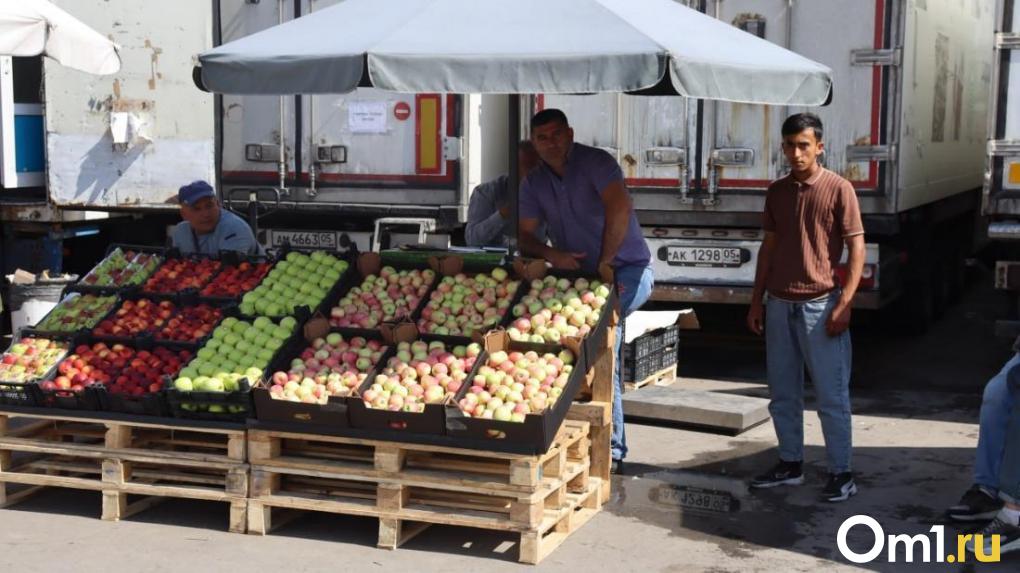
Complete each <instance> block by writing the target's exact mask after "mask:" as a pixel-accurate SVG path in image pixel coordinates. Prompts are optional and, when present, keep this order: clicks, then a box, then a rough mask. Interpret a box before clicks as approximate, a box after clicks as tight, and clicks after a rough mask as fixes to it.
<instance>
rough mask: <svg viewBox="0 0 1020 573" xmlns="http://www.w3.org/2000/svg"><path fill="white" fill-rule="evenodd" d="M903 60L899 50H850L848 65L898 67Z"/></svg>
mask: <svg viewBox="0 0 1020 573" xmlns="http://www.w3.org/2000/svg"><path fill="white" fill-rule="evenodd" d="M902 60H903V52H902V50H900V48H887V49H880V50H876V49H874V48H871V49H863V50H851V52H850V63H851V64H852V65H855V66H899V65H900V64H901V63H902Z"/></svg>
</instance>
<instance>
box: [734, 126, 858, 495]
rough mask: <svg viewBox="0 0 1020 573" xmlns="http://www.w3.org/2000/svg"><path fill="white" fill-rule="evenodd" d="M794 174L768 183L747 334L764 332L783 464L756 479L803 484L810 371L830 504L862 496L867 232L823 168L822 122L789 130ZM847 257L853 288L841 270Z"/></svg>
mask: <svg viewBox="0 0 1020 573" xmlns="http://www.w3.org/2000/svg"><path fill="white" fill-rule="evenodd" d="M782 134H783V153H784V154H785V155H786V159H787V160H788V161H789V163H790V168H791V169H790V174H789V175H787V176H786V177H784V178H782V179H779V180H778V181H775V182H774V183H772V185H770V186H769V190H768V194H767V195H766V197H765V214H764V221H763V227H764V231H765V237H764V239H763V240H762V244H761V249H760V250H759V251H758V267H757V272H756V274H755V279H754V292H753V294H752V298H751V309H750V311H749V312H748V315H747V324H748V327H749V328H750V329H751V330H752V331H753V332H755V333H756V334H759V335H760V334H762V332H765V342H766V354H767V361H768V381H769V393H770V396H771V402H770V403H769V412H770V413H771V414H772V422H773V424H774V426H775V429H776V436H777V438H778V440H779V463H778V464H777V465H776V466H775V467H773V468H772V469H771V470H769V471H768V472H766V473H765V474H762V475H760V476H758V477H756V478H754V480H753V481H752V482H751V487H754V488H768V487H775V486H779V485H787V484H789V485H799V484H802V483H804V474H803V471H802V463H803V460H804V368H805V366H806V367H807V371H808V373H809V374H810V375H811V381H812V383H813V384H814V386H815V394H816V396H817V398H816V401H817V403H818V404H817V406H818V417H819V418H820V419H821V421H822V434H823V435H824V436H825V450H826V454H827V461H828V466H829V480H828V483H827V484H826V486H825V489H824V490H823V498H824V499H826V500H828V501H833V502H835V501H844V500H846V499H848V498H849V497H850V496H852V495H854V494H856V493H857V486H856V484H855V483H854V479H853V474H852V473H851V467H850V458H851V449H852V432H851V425H850V333H849V331H848V330H847V328H848V326H849V325H850V307H851V303H852V301H853V297H854V293H855V292H856V291H857V285H858V283H859V282H860V278H861V271H862V270H863V268H864V226H863V225H862V223H861V211H860V206H859V205H858V203H857V194H856V193H855V192H854V188H853V185H851V184H850V182H849V181H847V180H846V179H843V178H842V177H840V176H839V175H837V174H836V173H833V172H832V171H829V170H828V169H825V168H824V167H822V166H821V165H819V164H818V161H817V160H818V156H819V155H820V154H821V153H822V150H823V149H824V145H823V143H822V122H821V120H819V119H818V117H817V116H815V115H813V114H809V113H802V114H797V115H793V116H790V117H789V118H788V119H787V120H786V121H785V122H784V123H783V129H782ZM844 244H845V245H846V246H847V248H848V250H849V265H848V266H849V269H848V271H849V272H848V273H847V278H846V281H845V284H839V282H838V281H837V280H836V277H835V275H834V272H833V270H834V268H835V267H836V265H837V264H839V261H840V258H841V257H842V255H843V245H844Z"/></svg>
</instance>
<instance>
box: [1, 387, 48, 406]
mask: <svg viewBox="0 0 1020 573" xmlns="http://www.w3.org/2000/svg"><path fill="white" fill-rule="evenodd" d="M35 385H36V384H35V383H34V382H29V383H22V382H0V405H4V406H30V407H35V406H38V405H39V401H38V396H39V395H38V393H37V392H35V391H34V390H33V387H34V386H35Z"/></svg>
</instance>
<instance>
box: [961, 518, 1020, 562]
mask: <svg viewBox="0 0 1020 573" xmlns="http://www.w3.org/2000/svg"><path fill="white" fill-rule="evenodd" d="M978 535H982V536H983V538H982V539H981V542H982V544H983V545H984V548H983V551H982V553H983V554H984V555H991V554H992V543H993V541H994V537H995V536H996V535H998V536H999V553H1000V554H1001V553H1009V552H1010V551H1016V550H1018V549H1020V526H1017V525H1016V524H1015V523H1009V522H1008V521H1006V520H1004V519H1003V518H1002V517H1000V516H998V515H997V516H996V517H995V519H993V520H992V522H991V523H989V524H988V525H986V526H985V528H984V529H982V530H981V531H979V532H978ZM967 551H970V552H971V553H974V537H971V538H970V540H969V541H967Z"/></svg>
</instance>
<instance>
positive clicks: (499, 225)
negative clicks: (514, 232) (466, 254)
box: [464, 210, 503, 247]
mask: <svg viewBox="0 0 1020 573" xmlns="http://www.w3.org/2000/svg"><path fill="white" fill-rule="evenodd" d="M502 234H503V216H502V215H501V214H500V212H499V211H498V210H497V211H494V212H493V213H492V214H490V215H489V216H488V217H486V218H485V219H482V220H481V221H474V222H469V223H468V225H467V228H466V229H464V242H465V243H467V244H468V245H469V246H472V247H484V246H487V245H495V244H501V243H502V237H501V235H502Z"/></svg>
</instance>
